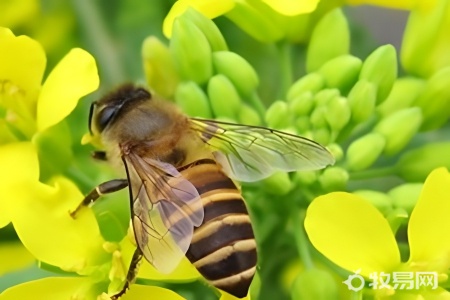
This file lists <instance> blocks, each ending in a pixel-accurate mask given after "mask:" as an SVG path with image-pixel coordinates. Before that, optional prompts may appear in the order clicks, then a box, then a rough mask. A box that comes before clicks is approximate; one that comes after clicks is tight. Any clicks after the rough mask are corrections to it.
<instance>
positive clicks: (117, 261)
mask: <svg viewBox="0 0 450 300" xmlns="http://www.w3.org/2000/svg"><path fill="white" fill-rule="evenodd" d="M126 277H127V268H126V267H125V264H124V263H123V259H122V253H121V252H120V251H118V250H117V251H114V253H113V255H112V261H111V270H110V271H109V280H111V281H115V280H116V279H118V280H120V281H123V280H125V278H126Z"/></svg>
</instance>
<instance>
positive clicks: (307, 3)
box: [262, 0, 319, 16]
mask: <svg viewBox="0 0 450 300" xmlns="http://www.w3.org/2000/svg"><path fill="white" fill-rule="evenodd" d="M262 2H264V3H266V4H267V5H269V6H270V7H272V9H273V10H275V11H277V12H278V13H280V14H282V15H286V16H296V15H300V14H306V13H310V12H312V11H314V10H315V9H316V7H317V4H318V3H319V0H302V1H300V0H262Z"/></svg>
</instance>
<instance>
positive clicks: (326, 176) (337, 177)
mask: <svg viewBox="0 0 450 300" xmlns="http://www.w3.org/2000/svg"><path fill="white" fill-rule="evenodd" d="M348 179H349V175H348V172H347V171H346V170H345V169H343V168H341V167H328V168H326V169H325V171H323V173H322V174H321V175H320V177H319V182H320V185H321V186H322V188H323V189H324V190H325V191H327V192H331V191H339V190H344V189H345V186H346V185H347V182H348Z"/></svg>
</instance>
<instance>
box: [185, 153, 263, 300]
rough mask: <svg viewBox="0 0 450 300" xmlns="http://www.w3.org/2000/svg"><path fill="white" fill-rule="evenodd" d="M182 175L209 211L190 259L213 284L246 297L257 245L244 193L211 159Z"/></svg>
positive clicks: (196, 231) (253, 270) (194, 166)
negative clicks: (193, 187) (195, 189)
mask: <svg viewBox="0 0 450 300" xmlns="http://www.w3.org/2000/svg"><path fill="white" fill-rule="evenodd" d="M181 174H182V175H183V177H184V178H186V179H188V180H189V181H190V182H191V183H192V184H193V185H194V186H195V187H196V188H197V190H198V192H199V194H200V196H201V198H202V202H203V207H204V211H205V217H204V220H203V223H202V224H201V225H200V226H199V227H198V228H196V229H195V231H194V235H193V238H192V242H191V246H190V247H189V249H188V251H187V253H186V257H187V258H188V259H189V260H190V261H191V262H192V263H193V264H194V266H195V267H196V268H197V270H198V271H199V272H200V273H201V274H202V275H203V276H204V277H205V278H206V279H207V280H208V281H209V282H210V283H211V284H212V285H214V286H215V287H217V288H219V289H221V290H224V291H226V292H228V293H230V294H232V295H234V296H236V297H239V298H242V297H245V296H246V295H247V292H248V288H249V286H250V283H251V281H252V279H253V275H254V274H255V270H256V243H255V239H254V235H253V230H252V225H251V223H250V218H249V216H248V212H247V208H246V207H245V203H244V200H243V199H242V196H241V193H240V191H239V190H238V189H237V187H236V185H235V184H234V183H233V181H232V180H231V179H230V178H228V177H227V176H226V175H225V174H224V173H222V172H221V171H220V167H219V166H218V165H217V164H216V162H215V161H213V160H210V159H204V160H199V161H197V162H195V163H193V164H191V165H189V167H187V168H183V170H181Z"/></svg>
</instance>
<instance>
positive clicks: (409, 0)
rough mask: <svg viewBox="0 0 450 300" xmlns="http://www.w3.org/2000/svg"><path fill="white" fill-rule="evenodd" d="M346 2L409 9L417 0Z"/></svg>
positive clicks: (349, 0)
mask: <svg viewBox="0 0 450 300" xmlns="http://www.w3.org/2000/svg"><path fill="white" fill-rule="evenodd" d="M345 2H347V4H350V5H362V4H368V5H377V6H384V7H389V8H399V9H411V8H413V7H414V6H415V3H416V2H417V0H396V1H392V0H346V1H345Z"/></svg>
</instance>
